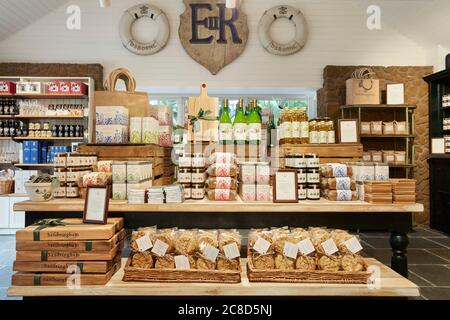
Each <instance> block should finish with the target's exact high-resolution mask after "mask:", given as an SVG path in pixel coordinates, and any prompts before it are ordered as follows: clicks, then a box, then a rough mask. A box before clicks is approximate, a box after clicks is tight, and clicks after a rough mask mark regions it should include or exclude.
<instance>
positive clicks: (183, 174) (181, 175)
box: [178, 168, 192, 183]
mask: <svg viewBox="0 0 450 320" xmlns="http://www.w3.org/2000/svg"><path fill="white" fill-rule="evenodd" d="M178 181H179V182H180V183H191V182H192V172H191V170H190V169H186V168H182V169H180V170H179V171H178Z"/></svg>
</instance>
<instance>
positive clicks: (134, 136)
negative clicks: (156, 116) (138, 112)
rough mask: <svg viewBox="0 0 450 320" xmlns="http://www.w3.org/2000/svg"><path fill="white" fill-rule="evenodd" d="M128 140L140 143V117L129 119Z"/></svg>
mask: <svg viewBox="0 0 450 320" xmlns="http://www.w3.org/2000/svg"><path fill="white" fill-rule="evenodd" d="M130 142H131V143H142V118H139V117H136V118H134V117H133V118H131V119H130Z"/></svg>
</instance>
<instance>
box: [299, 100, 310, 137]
mask: <svg viewBox="0 0 450 320" xmlns="http://www.w3.org/2000/svg"><path fill="white" fill-rule="evenodd" d="M300 120H301V121H300V143H301V144H308V143H309V122H308V113H307V111H306V109H305V108H302V110H301V117H300Z"/></svg>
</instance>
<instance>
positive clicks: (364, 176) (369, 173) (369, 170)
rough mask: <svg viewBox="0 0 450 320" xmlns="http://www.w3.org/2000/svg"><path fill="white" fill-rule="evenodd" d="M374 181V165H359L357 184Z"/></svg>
mask: <svg viewBox="0 0 450 320" xmlns="http://www.w3.org/2000/svg"><path fill="white" fill-rule="evenodd" d="M369 180H375V164H373V163H361V164H360V167H359V177H358V180H357V182H364V181H369Z"/></svg>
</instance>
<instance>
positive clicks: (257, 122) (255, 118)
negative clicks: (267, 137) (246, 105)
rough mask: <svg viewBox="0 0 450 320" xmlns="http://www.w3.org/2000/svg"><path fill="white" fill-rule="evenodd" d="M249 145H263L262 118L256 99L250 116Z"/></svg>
mask: <svg viewBox="0 0 450 320" xmlns="http://www.w3.org/2000/svg"><path fill="white" fill-rule="evenodd" d="M247 122H248V143H249V144H260V143H261V136H262V134H261V116H260V115H259V112H258V106H257V103H256V99H254V100H253V102H252V104H251V110H250V113H249V115H248V119H247Z"/></svg>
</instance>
